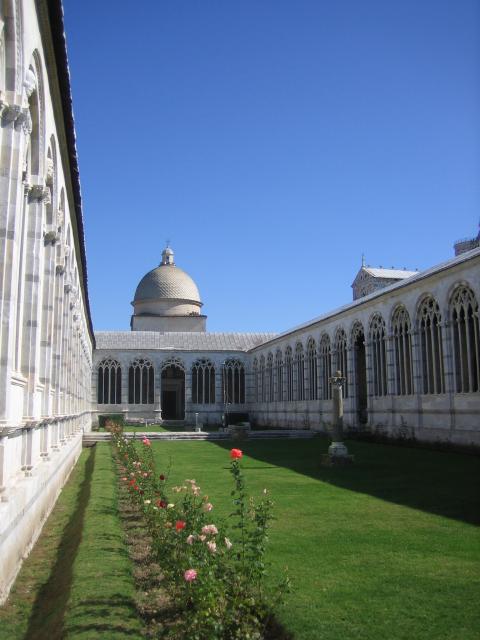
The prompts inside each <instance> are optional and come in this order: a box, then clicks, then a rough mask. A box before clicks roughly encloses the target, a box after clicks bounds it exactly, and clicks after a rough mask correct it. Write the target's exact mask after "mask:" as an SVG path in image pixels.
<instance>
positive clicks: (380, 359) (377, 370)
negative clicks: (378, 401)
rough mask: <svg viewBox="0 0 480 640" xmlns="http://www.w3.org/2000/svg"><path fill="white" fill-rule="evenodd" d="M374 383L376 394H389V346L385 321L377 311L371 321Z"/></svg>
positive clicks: (374, 392) (374, 393)
mask: <svg viewBox="0 0 480 640" xmlns="http://www.w3.org/2000/svg"><path fill="white" fill-rule="evenodd" d="M369 337H370V348H371V354H372V384H373V395H374V396H386V395H387V348H386V344H385V340H386V329H385V321H384V320H383V318H382V316H381V315H380V314H379V313H376V314H375V315H374V316H373V318H372V320H371V321H370V336H369Z"/></svg>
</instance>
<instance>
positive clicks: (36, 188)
mask: <svg viewBox="0 0 480 640" xmlns="http://www.w3.org/2000/svg"><path fill="white" fill-rule="evenodd" d="M28 199H29V201H30V202H33V201H35V200H38V201H40V202H45V203H49V202H50V189H48V187H45V185H43V184H34V185H32V186H31V187H30V191H29V192H28Z"/></svg>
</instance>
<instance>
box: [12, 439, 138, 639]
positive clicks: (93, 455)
mask: <svg viewBox="0 0 480 640" xmlns="http://www.w3.org/2000/svg"><path fill="white" fill-rule="evenodd" d="M131 572H132V567H131V563H130V560H129V558H128V555H127V550H126V547H125V543H124V533H123V529H122V527H121V524H120V522H119V519H118V516H117V479H116V476H115V472H114V466H113V461H112V457H111V451H110V446H109V445H107V444H98V445H97V446H96V447H94V448H91V449H86V450H84V451H83V452H82V455H81V456H80V459H79V461H78V463H77V466H76V468H75V469H74V471H73V472H72V475H71V477H70V479H69V481H68V483H67V484H66V486H65V488H64V489H63V491H62V493H61V494H60V497H59V499H58V501H57V504H56V506H55V509H54V510H53V512H52V514H51V516H50V518H49V519H48V521H47V523H46V525H45V527H44V530H43V532H42V535H41V536H40V538H39V540H38V542H37V544H36V545H35V548H34V549H33V551H32V553H31V554H30V556H29V557H28V559H27V560H26V561H25V563H24V566H23V568H22V570H21V572H20V574H19V577H18V578H17V581H16V583H15V585H14V588H13V590H12V593H11V595H10V598H9V600H8V602H7V604H6V606H4V607H2V608H0V638H1V639H2V640H3V639H5V640H21V639H22V640H23V639H25V640H33V639H35V640H57V639H60V638H62V639H63V638H65V639H73V638H75V639H82V640H91V639H93V638H105V639H107V638H108V640H110V639H111V640H123V639H127V638H140V637H141V629H142V623H141V622H140V619H139V617H138V615H137V610H136V607H135V604H134V587H133V579H132V573H131Z"/></svg>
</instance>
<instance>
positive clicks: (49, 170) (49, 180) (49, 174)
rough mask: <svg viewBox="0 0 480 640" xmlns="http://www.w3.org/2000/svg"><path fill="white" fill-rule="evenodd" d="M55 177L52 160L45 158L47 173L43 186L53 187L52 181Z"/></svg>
mask: <svg viewBox="0 0 480 640" xmlns="http://www.w3.org/2000/svg"><path fill="white" fill-rule="evenodd" d="M54 177H55V171H54V166H53V160H52V158H47V172H46V174H45V184H46V185H47V187H52V186H53V179H54Z"/></svg>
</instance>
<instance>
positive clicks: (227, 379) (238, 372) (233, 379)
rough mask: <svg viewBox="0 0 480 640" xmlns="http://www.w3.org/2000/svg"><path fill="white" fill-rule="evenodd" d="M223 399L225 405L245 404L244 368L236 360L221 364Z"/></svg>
mask: <svg viewBox="0 0 480 640" xmlns="http://www.w3.org/2000/svg"><path fill="white" fill-rule="evenodd" d="M222 373H223V398H224V402H225V403H226V404H245V366H244V364H243V362H241V361H240V360H237V359H236V358H230V359H228V360H225V362H224V364H223V371H222Z"/></svg>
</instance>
